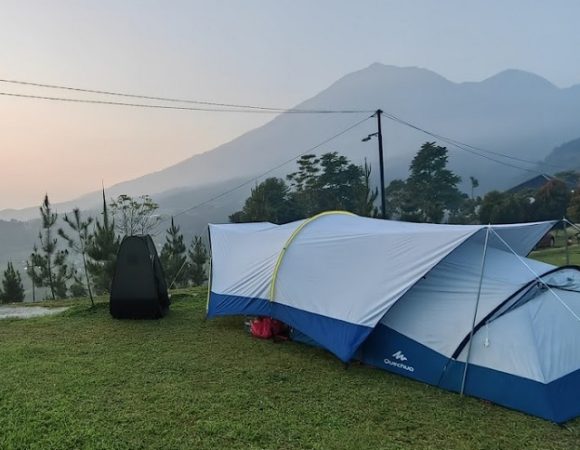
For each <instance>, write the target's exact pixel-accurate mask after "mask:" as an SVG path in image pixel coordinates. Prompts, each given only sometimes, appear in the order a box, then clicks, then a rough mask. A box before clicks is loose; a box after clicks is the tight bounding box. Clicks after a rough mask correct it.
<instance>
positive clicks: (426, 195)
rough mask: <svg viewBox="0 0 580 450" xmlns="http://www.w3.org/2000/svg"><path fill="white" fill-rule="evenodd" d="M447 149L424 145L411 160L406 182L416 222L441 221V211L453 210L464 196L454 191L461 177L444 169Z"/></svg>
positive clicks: (456, 190) (442, 213)
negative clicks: (414, 206)
mask: <svg viewBox="0 0 580 450" xmlns="http://www.w3.org/2000/svg"><path fill="white" fill-rule="evenodd" d="M447 162H448V156H447V148H446V147H441V146H439V145H435V142H426V143H425V144H423V145H422V146H421V149H420V150H419V152H418V153H417V155H416V156H415V158H413V161H412V163H411V167H410V171H411V174H410V175H409V178H408V179H407V189H408V192H409V196H410V197H411V198H413V201H414V203H415V205H416V209H415V211H414V214H415V215H416V216H417V219H418V221H420V222H434V223H437V222H441V220H442V219H443V216H444V214H445V211H446V210H447V211H451V212H453V211H455V210H457V209H458V208H459V207H460V206H461V204H462V203H463V201H464V198H465V196H464V195H463V194H462V193H461V192H460V191H459V189H458V188H457V184H458V183H459V182H460V181H461V177H459V176H457V175H455V174H454V173H453V172H452V171H451V170H449V169H447Z"/></svg>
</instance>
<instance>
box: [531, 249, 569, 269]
mask: <svg viewBox="0 0 580 450" xmlns="http://www.w3.org/2000/svg"><path fill="white" fill-rule="evenodd" d="M568 254H569V258H570V261H569V262H570V264H574V265H577V266H580V245H577V244H574V245H571V246H570V247H569V248H568ZM530 257H531V258H533V259H537V260H539V261H543V262H545V263H548V264H553V265H555V266H563V265H565V264H566V249H565V248H564V247H554V248H546V249H542V250H536V251H535V252H532V253H531V255H530Z"/></svg>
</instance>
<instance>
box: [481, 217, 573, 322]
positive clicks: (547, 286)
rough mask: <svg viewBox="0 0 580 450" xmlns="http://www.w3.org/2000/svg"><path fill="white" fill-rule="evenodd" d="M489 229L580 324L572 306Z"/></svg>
mask: <svg viewBox="0 0 580 450" xmlns="http://www.w3.org/2000/svg"><path fill="white" fill-rule="evenodd" d="M488 227H489V228H491V232H492V233H493V234H494V235H495V236H496V237H497V238H498V239H499V240H500V241H501V242H502V243H503V244H504V245H505V246H506V247H507V249H508V250H509V251H510V252H512V253H513V254H514V255H516V256H517V257H518V259H519V260H520V262H521V263H522V264H523V265H524V266H526V268H527V269H528V270H529V271H530V272H531V273H532V275H534V277H536V280H538V281H539V282H540V283H542V285H543V286H546V288H547V289H548V290H549V291H550V293H551V294H552V295H553V296H554V297H556V300H558V301H559V302H560V303H561V304H562V306H564V308H566V310H567V311H568V312H569V313H570V314H571V315H572V317H574V318H575V319H576V320H577V321H578V322H580V316H578V315H577V314H576V313H575V312H574V311H573V310H572V308H570V306H569V305H568V304H567V303H566V302H565V301H564V300H563V299H562V298H561V297H560V296H559V295H558V294H557V293H556V291H554V289H552V287H551V286H550V285H549V284H547V283H544V282H543V281H542V277H541V276H540V275H539V274H538V273H537V272H536V271H535V270H534V269H532V268H531V267H530V265H529V264H528V263H527V262H526V261H525V260H524V259H523V258H522V257H521V256H520V255H518V254H517V253H516V252H515V250H514V249H513V248H512V247H511V246H510V245H509V244H508V243H507V242H506V241H505V240H504V239H503V238H502V237H501V236H500V235H499V234H498V233H497V232H496V231H495V230H494V229H493V227H490V226H489V225H488Z"/></svg>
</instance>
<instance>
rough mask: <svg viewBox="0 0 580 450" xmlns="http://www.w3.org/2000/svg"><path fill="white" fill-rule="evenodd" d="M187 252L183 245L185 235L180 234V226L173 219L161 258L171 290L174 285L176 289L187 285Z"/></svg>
mask: <svg viewBox="0 0 580 450" xmlns="http://www.w3.org/2000/svg"><path fill="white" fill-rule="evenodd" d="M186 251H187V248H186V247H185V244H184V243H183V235H182V234H181V233H180V232H179V226H177V225H175V223H173V218H171V226H170V227H169V228H168V229H167V236H166V237H165V244H163V248H162V249H161V256H160V258H161V264H162V265H163V270H164V272H165V276H166V277H167V284H168V286H169V288H171V287H172V286H173V285H175V286H176V287H184V286H186V285H187V270H186V268H185V267H184V266H185V264H186V262H187V256H186V254H185V253H186Z"/></svg>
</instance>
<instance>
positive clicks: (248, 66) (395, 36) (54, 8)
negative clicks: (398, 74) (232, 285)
mask: <svg viewBox="0 0 580 450" xmlns="http://www.w3.org/2000/svg"><path fill="white" fill-rule="evenodd" d="M579 21H580V2H579V1H577V0H569V1H552V2H548V1H539V0H538V1H534V0H521V1H515V0H503V1H495V0H485V1H483V0H482V1H475V0H471V1H465V0H454V1H446V0H432V1H418V0H417V1H412V0H400V1H387V0H383V1H379V0H377V1H371V0H366V1H364V0H358V1H338V0H333V1H330V0H329V1H321V0H320V1H318V0H285V1H282V0H276V1H274V0H237V1H236V0H229V1H218V0H205V1H193V0H190V1H176V0H160V1H145V0H134V1H128V0H125V1H120V0H112V1H103V0H99V1H88V0H86V1H80V0H76V1H73V0H70V1H59V0H51V1H42V0H38V1H27V0H14V1H12V0H0V42H1V43H2V45H0V78H4V79H19V80H26V81H36V82H40V83H48V84H50V83H52V84H64V85H71V86H78V87H86V88H93V89H103V90H117V91H126V92H134V93H144V94H149V95H157V96H172V97H180V98H192V99H200V100H209V101H218V102H230V103H250V104H257V105H274V106H282V107H286V106H291V105H294V104H296V103H298V102H300V101H302V100H304V99H306V98H308V97H310V96H312V95H315V94H316V93H318V92H319V91H320V90H322V89H324V88H326V87H327V86H328V85H329V84H330V83H332V82H333V81H335V80H336V79H338V78H340V77H342V76H343V75H345V74H346V73H348V72H352V71H354V70H359V69H361V68H363V67H366V66H368V65H369V64H371V63H373V62H382V63H385V64H392V65H401V66H420V67H426V68H429V69H431V70H434V71H436V72H438V73H440V74H441V75H443V76H445V77H447V78H449V79H451V80H453V81H477V80H481V79H484V78H487V77H489V76H491V75H493V74H495V73H497V72H499V71H501V70H504V69H506V68H519V69H523V70H529V71H532V72H535V73H537V74H539V75H541V76H544V77H545V78H547V79H548V80H550V81H552V82H553V83H555V84H556V85H558V86H562V87H565V86H570V85H572V84H577V83H580V32H579V31H578V23H579ZM0 92H21V93H42V94H48V95H61V96H71V94H67V93H65V92H59V91H47V90H41V89H33V88H25V87H15V86H10V85H7V84H4V83H0ZM87 97H88V98H94V97H95V96H90V95H87ZM267 120H269V118H268V116H262V115H244V114H216V113H202V112H179V111H161V110H141V109H131V108H123V107H113V106H99V105H81V104H64V103H53V102H44V101H39V100H27V99H13V98H7V97H2V96H0V192H1V193H2V194H0V209H1V208H7V207H24V206H31V205H36V204H39V203H40V201H41V200H42V196H43V195H44V193H45V192H48V193H49V195H50V196H51V199H52V200H53V201H63V200H69V199H71V198H74V197H77V196H79V195H81V194H84V193H86V192H88V191H93V190H95V189H98V188H99V187H100V184H101V180H104V182H105V185H111V184H114V183H116V182H119V181H123V180H126V179H130V178H133V177H136V176H139V175H143V174H145V173H148V172H151V171H155V170H159V169H162V168H164V167H166V166H169V165H171V164H173V163H176V162H178V161H180V160H182V159H184V158H187V157H188V156H190V155H192V154H195V153H199V152H203V151H205V150H209V149H211V148H213V147H214V146H216V145H218V144H220V143H223V142H225V141H228V140H230V139H232V138H234V137H236V136H237V135H239V134H241V133H243V132H244V131H246V130H248V129H251V128H253V127H255V126H258V125H260V124H263V123H265V122H266V121H267Z"/></svg>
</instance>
